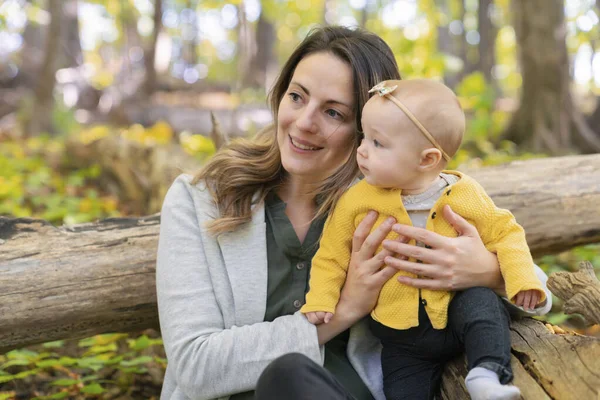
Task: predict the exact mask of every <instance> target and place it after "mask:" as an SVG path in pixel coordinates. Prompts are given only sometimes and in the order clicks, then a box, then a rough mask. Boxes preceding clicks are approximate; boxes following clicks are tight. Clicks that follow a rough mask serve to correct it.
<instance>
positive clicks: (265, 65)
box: [240, 12, 275, 88]
mask: <svg viewBox="0 0 600 400" xmlns="http://www.w3.org/2000/svg"><path fill="white" fill-rule="evenodd" d="M245 24H246V25H247V27H246V28H245V35H247V38H246V39H245V41H246V43H245V46H244V52H245V53H246V54H245V55H244V57H243V59H242V60H240V76H241V77H242V87H244V88H248V87H252V88H266V87H267V72H268V70H269V67H270V66H271V65H272V63H273V62H275V55H274V53H273V48H274V46H275V27H274V26H273V24H272V23H271V22H270V21H268V20H267V19H266V16H265V13H264V12H261V13H260V16H259V18H258V21H257V22H256V27H255V28H254V32H253V30H252V29H250V25H249V23H248V21H246V22H245ZM240 30H241V26H240ZM240 35H242V32H241V31H240ZM240 46H241V41H240Z"/></svg>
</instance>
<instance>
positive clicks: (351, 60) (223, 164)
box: [192, 26, 400, 235]
mask: <svg viewBox="0 0 600 400" xmlns="http://www.w3.org/2000/svg"><path fill="white" fill-rule="evenodd" d="M319 52H326V53H330V54H333V55H334V56H336V57H338V58H339V59H340V60H342V61H344V62H346V63H347V64H348V66H350V68H351V69H352V75H353V86H354V88H353V89H354V90H353V92H354V110H353V111H354V115H355V121H356V129H357V130H356V135H355V136H354V145H353V151H354V152H355V151H356V149H357V148H358V146H359V145H360V140H361V135H360V134H359V132H360V131H361V130H362V129H361V122H360V120H361V113H362V108H363V106H364V105H365V103H366V102H367V100H368V99H369V94H368V91H369V89H370V88H372V87H373V86H375V84H377V83H378V82H380V81H382V80H389V79H400V74H399V72H398V65H397V64H396V60H395V58H394V54H393V53H392V50H391V49H390V48H389V46H388V45H387V44H386V43H385V42H384V41H383V40H382V39H381V38H380V37H379V36H377V35H375V34H373V33H370V32H367V31H364V30H361V29H356V30H353V29H349V28H345V27H341V26H328V27H323V28H316V29H314V30H312V31H311V32H310V33H309V34H308V36H307V37H306V38H305V39H304V41H303V42H302V43H300V45H299V46H298V47H297V48H296V50H294V52H293V53H292V55H291V56H290V58H289V59H288V61H287V62H286V64H285V65H284V66H283V68H282V70H281V74H280V75H279V77H278V78H277V81H276V82H275V85H274V86H273V89H272V90H271V92H270V93H269V103H270V106H271V111H272V113H273V120H274V121H275V125H270V126H269V127H267V128H265V129H263V130H262V131H261V132H259V133H258V134H257V135H256V137H255V138H253V139H238V140H235V141H232V142H231V143H229V144H228V145H226V146H225V147H223V148H222V149H221V150H219V151H218V152H217V154H215V155H214V156H213V157H212V158H211V159H210V160H209V161H208V163H207V164H206V165H205V166H204V167H203V168H202V169H201V170H200V172H199V173H198V174H197V175H196V176H195V177H194V180H193V182H192V183H194V184H195V183H197V182H198V181H200V180H203V181H205V182H206V187H207V189H208V190H210V192H211V194H212V197H213V199H214V201H215V203H216V205H217V208H218V211H219V218H217V219H215V220H214V221H212V222H211V223H210V224H209V225H208V229H209V231H210V232H211V233H213V234H215V235H217V234H220V233H223V232H229V231H233V230H235V229H236V228H237V227H239V226H240V225H242V224H244V223H247V222H249V221H250V220H251V219H252V204H253V201H264V199H265V197H266V196H267V194H268V193H269V192H270V191H271V190H273V189H274V188H275V187H277V186H278V185H280V184H281V183H282V181H283V179H284V178H285V171H284V169H283V167H282V165H281V154H280V151H279V147H278V145H277V132H276V121H277V111H278V109H279V104H280V103H281V100H282V98H283V96H284V95H285V93H286V91H287V89H288V86H289V83H290V81H291V79H292V76H293V74H294V71H295V69H296V66H297V65H298V63H300V61H301V60H302V59H303V58H304V57H306V56H308V55H309V54H313V53H319ZM352 154H353V153H351V155H350V157H349V158H348V160H347V161H346V163H345V164H344V165H342V166H341V167H340V168H338V170H337V171H335V172H334V173H333V175H331V176H330V177H329V178H327V179H325V180H324V181H323V182H322V183H321V184H320V185H319V187H318V188H317V189H316V190H315V193H318V197H319V202H318V204H319V206H318V209H317V213H316V215H315V218H318V217H321V216H325V215H327V214H329V212H330V211H331V210H332V209H333V207H334V206H335V204H336V203H337V201H338V199H339V198H340V196H341V195H342V193H344V191H345V190H346V189H347V188H348V187H349V186H350V184H351V183H352V181H353V180H354V179H356V177H357V176H358V173H359V169H358V165H357V164H356V161H355V158H354V157H353V155H352ZM254 196H257V198H254Z"/></svg>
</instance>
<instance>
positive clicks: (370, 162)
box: [356, 95, 423, 190]
mask: <svg viewBox="0 0 600 400" xmlns="http://www.w3.org/2000/svg"><path fill="white" fill-rule="evenodd" d="M362 128H363V132H364V138H363V140H362V142H361V145H360V147H359V148H358V150H357V157H356V159H357V161H358V166H359V167H360V170H361V171H362V173H363V175H364V176H365V180H366V181H367V182H368V183H370V184H371V185H375V186H380V187H384V188H398V189H408V190H410V189H413V188H414V185H415V184H418V183H419V181H420V180H419V176H420V172H419V171H418V166H419V163H420V155H421V150H422V144H423V141H422V137H421V136H422V135H421V133H420V132H419V131H418V129H417V128H416V126H415V125H414V124H413V123H412V121H411V120H410V119H409V118H408V117H407V116H406V115H405V114H404V113H403V112H402V110H400V109H399V108H398V107H397V106H396V105H395V104H394V103H392V102H391V101H389V100H387V99H385V98H382V97H380V96H378V95H376V96H373V97H371V99H370V100H369V101H368V102H367V104H365V106H364V108H363V112H362Z"/></svg>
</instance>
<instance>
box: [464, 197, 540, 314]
mask: <svg viewBox="0 0 600 400" xmlns="http://www.w3.org/2000/svg"><path fill="white" fill-rule="evenodd" d="M479 188H480V190H479V191H478V197H479V199H480V201H481V207H482V208H483V211H484V215H485V217H484V218H478V221H477V225H478V226H477V229H478V230H479V231H480V232H481V233H482V234H481V238H482V240H483V242H484V244H485V246H486V248H487V249H488V250H489V251H491V252H492V253H496V255H497V257H498V263H499V264H500V271H501V272H502V276H503V278H504V282H505V284H506V294H507V298H508V299H509V300H510V301H511V302H513V303H515V302H516V301H517V296H518V295H519V294H520V293H523V294H521V297H520V298H519V299H518V300H519V302H522V304H517V305H519V306H522V307H523V308H524V309H526V310H527V309H532V308H534V307H535V306H536V305H537V303H539V302H541V301H544V300H545V299H546V292H545V290H544V285H542V283H541V281H540V279H539V278H538V277H537V275H536V273H535V269H534V265H535V264H534V263H533V259H532V257H531V252H530V250H529V246H528V245H527V240H526V238H525V231H524V229H523V227H522V226H521V225H519V224H518V223H517V221H516V219H515V217H514V215H513V214H512V213H511V212H510V211H509V210H505V209H502V208H499V207H497V206H496V205H495V204H494V202H493V201H492V199H491V198H490V197H489V196H488V195H487V193H485V191H484V190H483V188H481V187H480V186H479ZM473 197H474V198H475V196H473ZM532 292H536V296H534V297H533V298H532ZM532 300H533V301H535V303H534V304H532V305H531V308H529V306H530V302H531V301H532Z"/></svg>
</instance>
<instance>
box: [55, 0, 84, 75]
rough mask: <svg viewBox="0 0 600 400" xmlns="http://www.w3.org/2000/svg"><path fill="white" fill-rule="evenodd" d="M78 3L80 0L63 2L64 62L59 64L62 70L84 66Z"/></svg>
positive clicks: (62, 51) (62, 37) (62, 36)
mask: <svg viewBox="0 0 600 400" xmlns="http://www.w3.org/2000/svg"><path fill="white" fill-rule="evenodd" d="M77 3H78V0H67V1H63V13H62V20H63V22H62V25H63V30H62V32H61V39H62V49H61V51H60V53H61V58H62V60H61V62H60V63H59V65H60V67H61V68H76V67H78V66H80V65H82V64H83V53H82V52H81V40H80V38H79V16H78V11H77V9H78V4H77Z"/></svg>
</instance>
